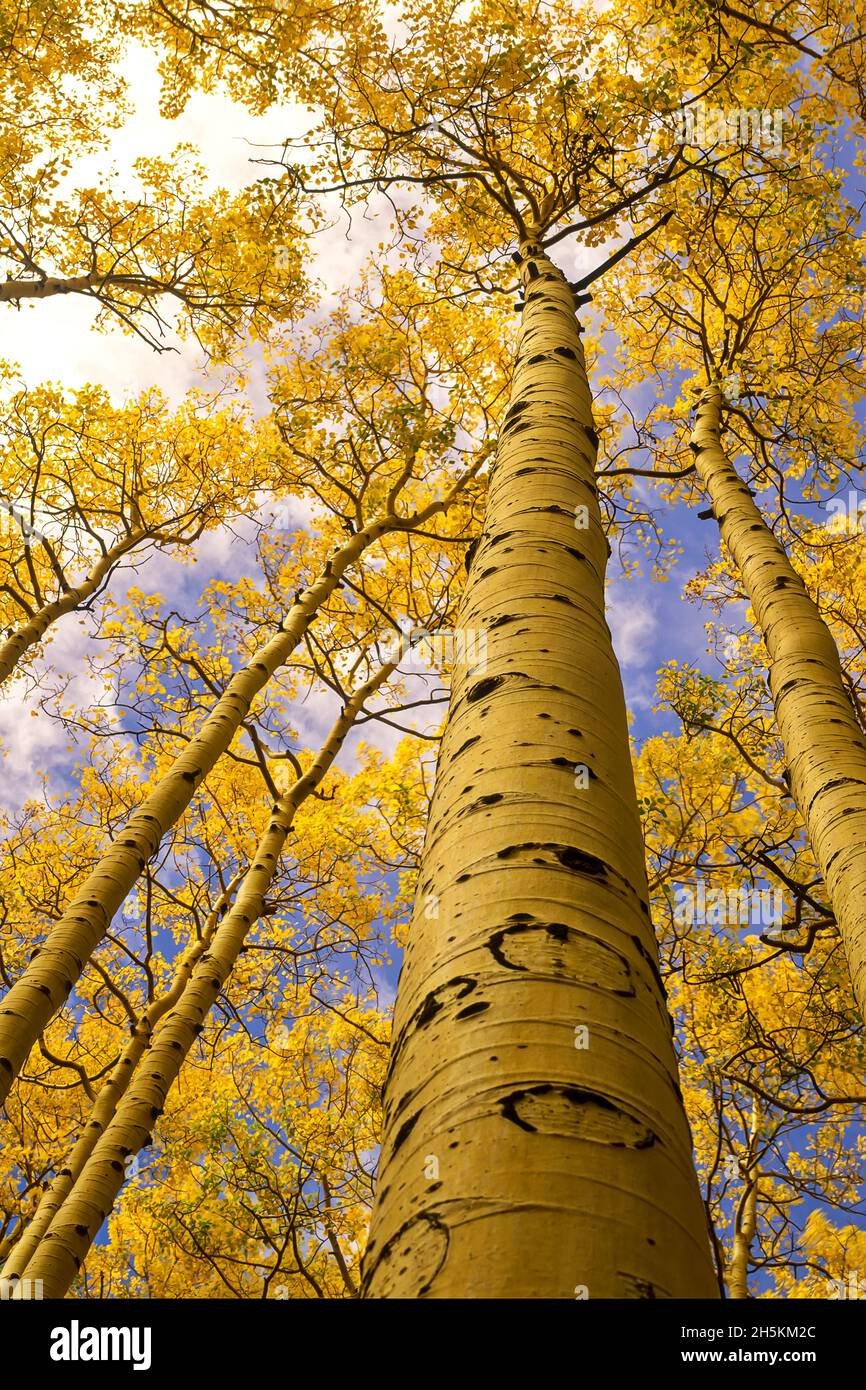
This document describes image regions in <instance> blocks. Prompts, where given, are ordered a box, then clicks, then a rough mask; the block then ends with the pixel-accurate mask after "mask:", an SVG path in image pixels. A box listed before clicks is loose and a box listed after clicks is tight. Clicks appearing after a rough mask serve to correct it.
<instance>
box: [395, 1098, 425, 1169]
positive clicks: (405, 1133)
mask: <svg viewBox="0 0 866 1390" xmlns="http://www.w3.org/2000/svg"><path fill="white" fill-rule="evenodd" d="M420 1118H421V1111H420V1110H417V1111H416V1112H415V1114H414V1115H410V1116H409V1119H408V1120H404V1121H403V1123H402V1125H401V1126H400V1128H399V1129H398V1131H397V1135H396V1138H395V1139H394V1147H393V1148H392V1149H391V1157H392V1158H393V1157H394V1154H395V1153H396V1152H397V1150H398V1149H400V1148H402V1146H403V1145H404V1144H405V1142H406V1140H407V1139H408V1138H409V1135H410V1134H411V1133H412V1130H413V1129H414V1128H415V1126H416V1125H417V1123H418V1121H419V1119H420Z"/></svg>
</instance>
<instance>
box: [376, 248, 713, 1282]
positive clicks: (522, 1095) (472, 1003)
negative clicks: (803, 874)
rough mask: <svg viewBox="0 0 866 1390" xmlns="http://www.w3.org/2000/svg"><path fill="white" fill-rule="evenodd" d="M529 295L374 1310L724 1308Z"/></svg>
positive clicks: (595, 598)
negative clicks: (394, 1306)
mask: <svg viewBox="0 0 866 1390" xmlns="http://www.w3.org/2000/svg"><path fill="white" fill-rule="evenodd" d="M521 254H522V261H521V264H522V277H523V282H524V285H525V292H526V303H525V310H524V316H523V327H522V333H521V339H520V346H519V352H518V358H517V363H516V366H515V372H514V381H513V386H512V392H511V400H510V405H509V409H508V412H507V414H506V417H505V422H504V424H503V428H502V433H501V437H500V441H499V448H498V452H497V457H496V463H495V468H494V471H493V475H492V477H491V482H490V491H489V500H488V506H487V515H486V519H485V525H484V531H483V534H482V537H481V540H480V542H479V545H478V548H477V551H476V553H475V556H474V559H473V562H472V566H471V570H470V574H469V579H468V581H467V587H466V593H465V596H464V600H463V603H462V607H461V614H460V619H459V621H460V626H461V629H462V631H463V633H464V634H465V636H466V642H465V644H464V645H465V646H466V647H468V646H469V645H470V643H469V633H470V632H480V631H481V630H486V633H487V639H486V640H487V662H486V666H485V667H484V669H483V670H472V669H471V668H469V669H468V668H467V667H466V665H458V667H457V669H456V670H455V673H454V682H453V688H452V693H451V702H450V706H449V713H448V720H447V724H446V728H445V733H444V737H443V741H442V746H441V751H440V755H439V766H438V775H437V780H436V787H435V792H434V796H433V802H432V807H431V814H430V821H429V825H428V831H427V839H426V844H425V848H424V853H423V857H422V863H421V872H420V881H419V886H418V895H417V899H416V905H415V911H414V915H413V920H412V925H411V930H410V935H409V942H408V946H407V949H406V955H405V960H404V964H403V969H402V973H401V977H400V984H399V989H398V996H397V1006H396V1017H395V1025H394V1038H393V1045H392V1056H391V1065H390V1070H389V1076H388V1081H387V1084H386V1088H385V1100H386V1112H385V1113H386V1125H385V1134H384V1139H383V1147H382V1157H381V1166H380V1176H379V1181H378V1190H377V1195H376V1201H375V1205H374V1211H373V1219H372V1229H371V1234H370V1240H369V1244H368V1247H367V1251H366V1254H365V1257H364V1292H365V1294H366V1295H367V1296H372V1297H422V1296H425V1295H430V1296H432V1297H455V1296H456V1297H494V1298H495V1297H500V1298H502V1297H511V1298H515V1297H525V1296H528V1297H560V1298H574V1297H585V1296H589V1297H591V1298H605V1297H608V1298H623V1297H633V1298H643V1297H647V1298H651V1297H664V1296H676V1297H717V1296H718V1285H717V1282H716V1278H715V1275H714V1272H713V1266H712V1260H711V1255H710V1246H709V1237H708V1233H707V1226H706V1221H705V1217H704V1212H703V1208H702V1204H701V1199H700V1196H699V1192H698V1184H697V1180H696V1177H695V1172H694V1167H693V1162H692V1149H691V1136H690V1133H689V1128H688V1124H687V1121H686V1117H685V1113H684V1110H683V1105H682V1097H681V1095H680V1090H679V1086H678V1083H677V1072H676V1064H675V1060H674V1054H673V1048H672V1045H671V1022H670V1018H669V1016H668V1013H667V1008H666V1003H665V996H664V990H663V986H662V983H661V979H660V976H659V970H658V963H657V962H658V957H657V950H656V942H655V939H654V935H653V930H652V924H651V921H650V913H649V906H648V893H647V882H646V871H645V865H644V851H643V843H642V837H641V828H640V820H639V816H638V810H637V803H636V797H635V791H634V781H633V775H632V767H631V760H630V751H629V736H628V727H627V720H626V711H625V703H624V698H623V692H622V685H621V681H620V674H619V668H618V666H617V663H616V659H615V656H614V653H613V648H612V646H611V639H610V632H609V630H608V627H607V624H606V622H605V617H604V572H605V564H606V558H607V551H608V547H607V541H606V538H605V535H604V531H603V529H602V523H601V516H600V512H599V507H598V501H597V495H596V489H595V482H594V468H595V458H596V448H597V436H596V433H595V430H594V427H593V419H592V405H591V398H590V391H589V386H588V382H587V378H586V368H585V361H584V354H583V349H582V345H581V341H580V336H579V332H580V330H579V327H578V324H577V320H576V317H575V300H574V295H573V293H572V291H571V289H570V288H569V286H568V284H567V283H566V281H565V280H564V278H563V276H562V274H561V273H560V271H559V270H557V269H556V267H555V266H554V265H553V264H552V263H551V262H550V260H549V259H548V258H547V256H546V255H544V254H543V252H541V251H540V250H539V248H537V247H535V246H533V245H531V244H526V245H524V246H523V247H522V248H521Z"/></svg>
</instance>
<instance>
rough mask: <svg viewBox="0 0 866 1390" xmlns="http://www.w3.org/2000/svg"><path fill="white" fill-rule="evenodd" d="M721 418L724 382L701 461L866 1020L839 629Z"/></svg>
mask: <svg viewBox="0 0 866 1390" xmlns="http://www.w3.org/2000/svg"><path fill="white" fill-rule="evenodd" d="M721 416H722V392H721V388H720V387H719V386H718V385H712V386H709V387H708V388H707V390H706V391H705V392H704V393H703V395H702V397H701V400H700V404H699V406H698V410H697V420H696V423H695V428H694V432H693V434H692V438H691V447H692V450H693V452H694V456H695V467H696V469H697V473H698V477H699V478H700V481H701V483H702V485H703V487H704V488H705V490H706V492H707V494H708V496H709V498H710V501H711V503H712V507H713V513H714V515H715V518H716V521H717V522H718V524H719V529H720V531H721V537H722V540H723V541H724V543H725V545H726V546H727V548H728V550H729V551H730V553H731V556H732V558H733V560H734V563H735V565H736V566H737V568H738V570H739V572H740V575H741V578H742V581H743V587H744V589H745V590H746V593H747V594H748V596H749V602H750V603H751V605H752V611H753V613H754V615H755V623H756V624H757V628H758V631H759V632H760V634H761V636H762V638H763V640H764V645H765V647H766V649H767V656H768V660H769V668H768V677H769V683H770V691H771V694H772V697H773V707H774V709H775V712H776V724H777V727H778V730H779V735H780V737H781V740H782V746H783V748H784V750H785V759H786V761H787V765H788V775H789V778H790V787H791V794H792V796H793V797H794V800H795V802H796V804H797V808H798V810H799V812H800V815H801V816H802V818H803V823H804V825H805V826H806V830H807V833H808V835H809V842H810V844H811V846H812V852H813V853H814V855H815V858H816V859H817V861H818V864H819V865H820V868H821V872H822V874H823V875H824V881H825V883H826V885H827V893H828V895H829V897H830V902H831V904H832V907H833V912H834V915H835V917H836V921H837V923H838V926H839V934H840V936H841V938H842V942H843V945H844V948H845V954H846V956H847V958H848V965H849V968H850V971H851V978H852V981H853V985H854V994H855V996H856V999H857V1003H858V1005H859V1007H860V1010H861V1012H862V1013H863V1016H864V1018H866V738H864V735H863V730H862V729H861V727H860V724H859V722H858V719H857V716H856V713H855V711H854V707H853V705H852V703H851V700H850V698H849V695H848V692H847V690H846V689H845V682H844V678H843V674H842V666H841V663H840V661H839V653H838V651H837V648H836V643H835V642H834V641H833V635H832V633H831V632H830V629H829V628H828V627H827V624H826V623H825V622H824V620H823V618H822V617H821V614H820V613H819V612H818V609H817V607H816V605H815V604H814V603H813V602H812V599H811V598H810V597H809V594H808V592H807V590H806V586H805V584H804V583H803V580H802V579H801V578H800V576H799V574H798V573H797V571H796V570H795V569H794V567H793V565H792V564H791V562H790V560H789V559H788V557H787V555H786V554H785V551H784V549H783V547H782V546H781V545H780V544H779V542H778V541H777V540H776V537H775V536H774V535H773V532H772V531H771V530H770V528H769V526H768V525H767V523H766V522H765V521H764V518H763V516H762V515H761V512H760V511H759V509H758V508H757V507H756V506H755V503H754V501H753V500H752V494H751V492H750V491H749V489H748V487H747V486H746V484H745V483H744V482H743V481H742V479H741V478H740V477H739V475H738V473H737V471H736V469H735V468H734V466H733V464H732V463H731V460H730V459H729V458H728V457H727V455H726V454H725V452H724V450H723V448H722V445H721Z"/></svg>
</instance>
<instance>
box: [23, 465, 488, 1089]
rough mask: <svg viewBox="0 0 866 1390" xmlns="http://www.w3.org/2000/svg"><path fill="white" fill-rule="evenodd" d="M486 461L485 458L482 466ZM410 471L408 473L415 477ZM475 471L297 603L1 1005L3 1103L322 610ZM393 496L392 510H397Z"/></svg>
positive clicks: (365, 533)
mask: <svg viewBox="0 0 866 1390" xmlns="http://www.w3.org/2000/svg"><path fill="white" fill-rule="evenodd" d="M482 461H483V460H482V459H481V458H479V461H478V463H477V464H476V468H477V467H480V464H481V462H482ZM408 471H409V470H408V467H407V470H406V474H405V475H404V476H408ZM473 472H474V470H468V471H467V473H466V474H464V475H463V476H462V477H461V478H460V479H459V480H458V481H457V482H456V483H455V484H454V485H453V486H452V488H451V489H450V490H449V491H448V492H447V494H446V495H445V496H444V497H442V498H441V499H439V500H438V501H436V502H431V503H430V504H429V505H428V506H426V507H424V508H422V509H421V510H420V511H418V512H416V513H415V514H414V515H413V516H412V517H410V518H400V517H398V516H397V515H396V514H395V513H394V512H393V511H390V510H389V511H388V512H387V514H385V515H384V516H381V517H378V518H377V519H376V520H374V521H371V522H370V523H369V525H367V526H365V527H364V528H363V529H362V530H361V531H358V532H357V533H356V535H354V536H353V537H352V539H351V540H350V541H348V542H347V544H346V545H344V546H343V547H342V549H340V550H339V551H337V552H336V554H335V555H334V556H332V558H331V559H330V560H329V561H328V563H327V565H326V566H325V570H324V572H323V573H322V575H321V576H320V577H319V578H318V579H317V580H316V581H315V583H314V584H312V585H311V586H310V587H309V588H308V589H306V590H305V591H304V592H303V593H302V594H299V595H298V597H297V598H296V600H295V602H294V604H293V605H292V608H291V609H290V611H289V613H288V614H287V616H286V617H285V619H284V620H283V623H282V624H281V626H280V629H279V631H278V633H277V635H276V636H275V637H273V638H272V639H271V641H270V642H268V643H267V645H266V646H264V647H262V648H260V650H259V651H258V652H257V653H256V655H255V657H254V658H253V660H252V661H251V662H250V663H249V665H248V666H246V667H244V669H243V670H241V671H238V672H237V673H236V674H235V675H234V676H233V677H232V679H231V680H230V681H229V683H228V685H227V686H226V688H225V690H224V691H223V694H222V695H221V696H220V698H219V700H218V701H217V703H216V705H215V706H214V708H213V710H212V711H211V713H210V714H209V715H208V717H207V719H206V720H205V722H204V724H203V725H202V727H201V729H200V731H199V733H198V734H197V735H196V736H195V738H193V739H192V740H191V741H190V742H189V743H188V744H187V746H186V748H185V749H184V751H183V753H182V754H181V755H180V756H179V757H178V758H176V759H175V761H174V763H173V764H172V766H171V767H170V768H169V770H168V772H167V773H166V774H165V776H164V777H163V778H162V780H161V781H160V782H159V783H158V784H157V786H156V787H155V788H154V789H153V791H152V792H151V793H150V794H149V795H148V796H147V797H146V798H145V800H144V801H143V802H142V803H141V805H140V806H139V807H138V809H137V810H136V811H135V812H134V813H133V815H132V817H131V818H130V820H129V821H128V822H127V824H126V826H125V827H124V828H123V830H122V831H121V832H120V834H119V835H118V836H117V837H116V839H115V840H114V841H113V842H112V843H111V845H109V847H108V849H107V850H106V851H105V853H104V854H103V855H102V857H101V859H100V860H99V862H98V863H97V865H96V867H95V869H94V870H93V871H92V873H91V874H90V875H89V877H88V878H87V879H86V881H85V883H84V885H83V887H82V888H81V890H80V891H79V893H78V894H77V895H76V897H75V898H74V899H73V901H72V902H71V903H70V904H69V906H68V907H67V909H66V911H65V912H64V914H63V916H62V917H61V918H60V919H59V920H58V922H57V923H56V924H55V926H54V927H53V928H52V930H51V932H50V934H49V936H48V938H47V939H46V941H45V944H44V945H43V946H42V947H41V949H40V950H39V951H38V952H36V953H35V954H34V956H33V958H32V960H31V961H30V963H29V964H28V966H27V968H26V970H25V971H24V973H23V975H22V976H21V978H20V979H19V980H17V981H16V983H15V984H14V985H13V986H12V988H11V989H10V990H8V992H7V993H6V995H5V996H4V998H3V1000H2V1002H0V1104H2V1102H3V1101H4V1100H5V1099H6V1096H7V1095H8V1094H9V1088H10V1087H11V1085H12V1082H13V1080H14V1079H15V1077H16V1076H17V1075H18V1072H19V1071H20V1070H21V1067H22V1066H23V1065H24V1062H25V1061H26V1059H27V1055H28V1053H29V1052H30V1049H31V1047H32V1046H33V1044H34V1043H35V1042H36V1040H37V1038H38V1037H39V1035H40V1033H41V1032H42V1030H43V1029H44V1028H45V1026H46V1024H48V1023H49V1022H50V1020H51V1019H52V1018H53V1017H54V1015H55V1013H56V1012H57V1010H58V1009H59V1008H61V1006H62V1005H63V1002H64V1000H65V999H66V998H67V996H68V994H69V992H70V990H71V989H72V988H73V986H74V984H75V982H76V980H78V979H79V977H80V976H81V973H82V971H83V970H84V967H85V965H86V963H87V961H88V960H89V958H90V956H91V955H92V953H93V951H94V950H95V949H96V947H97V946H98V944H99V942H100V941H101V940H102V938H103V936H104V935H105V932H106V931H107V930H108V927H109V925H110V923H111V920H112V918H113V917H114V914H115V913H116V912H117V910H118V908H119V907H120V905H121V903H122V902H123V901H124V899H125V898H126V896H127V894H128V893H129V891H130V889H131V888H132V887H133V885H134V884H135V882H136V880H137V879H138V877H139V875H140V874H141V872H142V871H143V869H144V866H145V864H147V862H148V861H149V860H150V859H151V858H152V857H153V855H154V854H156V852H157V850H158V848H159V845H160V843H161V841H162V838H163V836H164V835H165V834H166V832H167V831H168V829H169V828H170V827H171V826H172V825H174V824H175V822H176V821H177V820H178V819H179V817H180V816H181V815H182V814H183V812H184V811H185V810H186V808H187V806H188V805H189V803H190V801H191V800H192V798H193V795H194V794H195V791H196V789H197V788H198V787H199V786H200V784H201V783H202V781H203V780H204V778H205V777H207V775H208V773H209V772H210V771H211V769H212V768H213V766H214V764H215V763H216V762H217V760H218V758H219V757H220V756H221V755H222V754H223V753H224V752H225V750H226V749H227V748H228V746H229V744H230V743H231V741H232V739H233V738H234V736H235V734H236V733H237V731H238V729H239V728H240V726H241V723H242V722H243V720H244V719H245V718H246V716H247V714H248V712H249V709H250V706H251V704H252V702H253V700H254V698H255V696H256V695H257V694H258V693H259V691H260V690H262V689H263V688H264V686H266V685H267V683H268V681H269V680H270V679H271V677H272V676H273V674H274V672H275V671H276V670H277V668H278V667H280V666H281V665H282V664H283V663H284V662H285V661H287V660H288V658H289V656H290V655H291V654H292V652H293V651H294V649H295V647H296V646H297V645H298V643H299V642H300V640H301V639H302V637H303V635H304V633H305V632H306V630H307V628H308V627H309V625H310V623H311V622H312V621H313V618H314V617H315V615H316V612H317V611H318V609H319V607H320V606H321V604H322V603H323V602H324V601H325V600H326V599H327V598H328V596H329V594H331V593H332V592H333V591H334V589H335V588H336V587H337V585H338V583H339V582H340V579H341V577H342V575H343V574H344V573H345V571H346V570H347V569H348V568H349V566H350V565H352V564H353V563H354V562H355V561H356V560H358V559H359V557H360V556H361V555H362V554H363V553H364V551H365V550H366V549H367V547H368V546H369V545H371V544H372V543H373V542H374V541H376V540H378V539H379V538H380V537H382V536H384V535H386V534H388V533H389V532H392V531H403V530H411V529H412V528H413V527H415V526H418V525H420V524H422V523H423V522H424V521H426V520H428V519H429V518H430V517H431V516H435V515H437V514H439V513H440V512H443V511H446V510H447V509H448V507H449V506H450V505H451V503H452V502H453V500H454V498H455V497H456V496H457V495H458V493H459V492H460V491H461V489H462V488H463V487H464V486H465V484H466V482H467V481H468V480H469V478H470V477H472V476H473ZM396 491H397V488H396V486H395V488H393V489H392V494H391V495H390V496H389V502H388V506H389V508H390V507H392V506H393V505H394V496H393V494H394V493H395V492H396Z"/></svg>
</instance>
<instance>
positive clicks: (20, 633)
mask: <svg viewBox="0 0 866 1390" xmlns="http://www.w3.org/2000/svg"><path fill="white" fill-rule="evenodd" d="M146 537H147V532H146V531H145V530H144V529H142V528H139V527H136V528H135V530H133V531H132V532H131V533H130V535H128V536H126V537H124V539H123V540H122V541H119V542H118V543H117V545H113V546H112V547H111V549H110V550H108V551H107V552H106V554H105V555H103V556H101V557H100V559H99V560H98V561H97V562H96V564H95V565H94V566H93V567H92V569H91V570H90V573H89V574H88V575H87V576H86V577H85V578H84V579H82V581H81V583H80V584H74V585H70V586H69V588H67V589H65V590H64V592H63V593H62V594H61V595H60V597H59V598H56V599H54V600H53V601H52V602H51V603H45V604H43V605H42V607H41V608H39V609H38V610H37V611H36V612H35V613H33V614H32V615H31V617H29V618H28V619H27V621H26V622H25V623H22V624H21V625H20V627H18V628H16V629H15V631H14V632H13V633H12V634H11V636H10V637H7V638H6V640H5V642H2V643H0V685H2V684H3V682H4V681H5V680H8V678H9V677H10V676H11V675H12V672H13V671H14V670H15V667H16V666H17V665H18V662H19V661H20V660H21V658H22V656H23V655H24V653H25V652H26V651H28V650H29V649H30V648H31V647H35V646H36V643H37V642H41V641H42V638H43V637H44V636H45V634H46V632H47V631H48V629H49V628H50V627H52V626H53V624H54V623H56V622H57V620H58V618H62V617H64V616H65V615H66V614H67V613H72V612H73V611H74V610H75V609H76V608H79V607H80V606H81V604H82V603H85V602H86V601H87V599H89V598H91V597H92V596H93V595H94V594H95V593H96V591H97V589H98V588H99V586H100V585H101V584H102V582H103V580H104V579H105V578H106V577H107V576H108V575H109V574H110V573H111V571H112V569H113V568H114V566H115V565H116V564H117V563H118V561H119V560H121V559H122V558H123V556H124V555H126V554H128V553H129V551H130V550H134V549H135V547H136V546H137V545H139V544H140V543H141V542H142V541H143V540H144V539H146Z"/></svg>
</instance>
